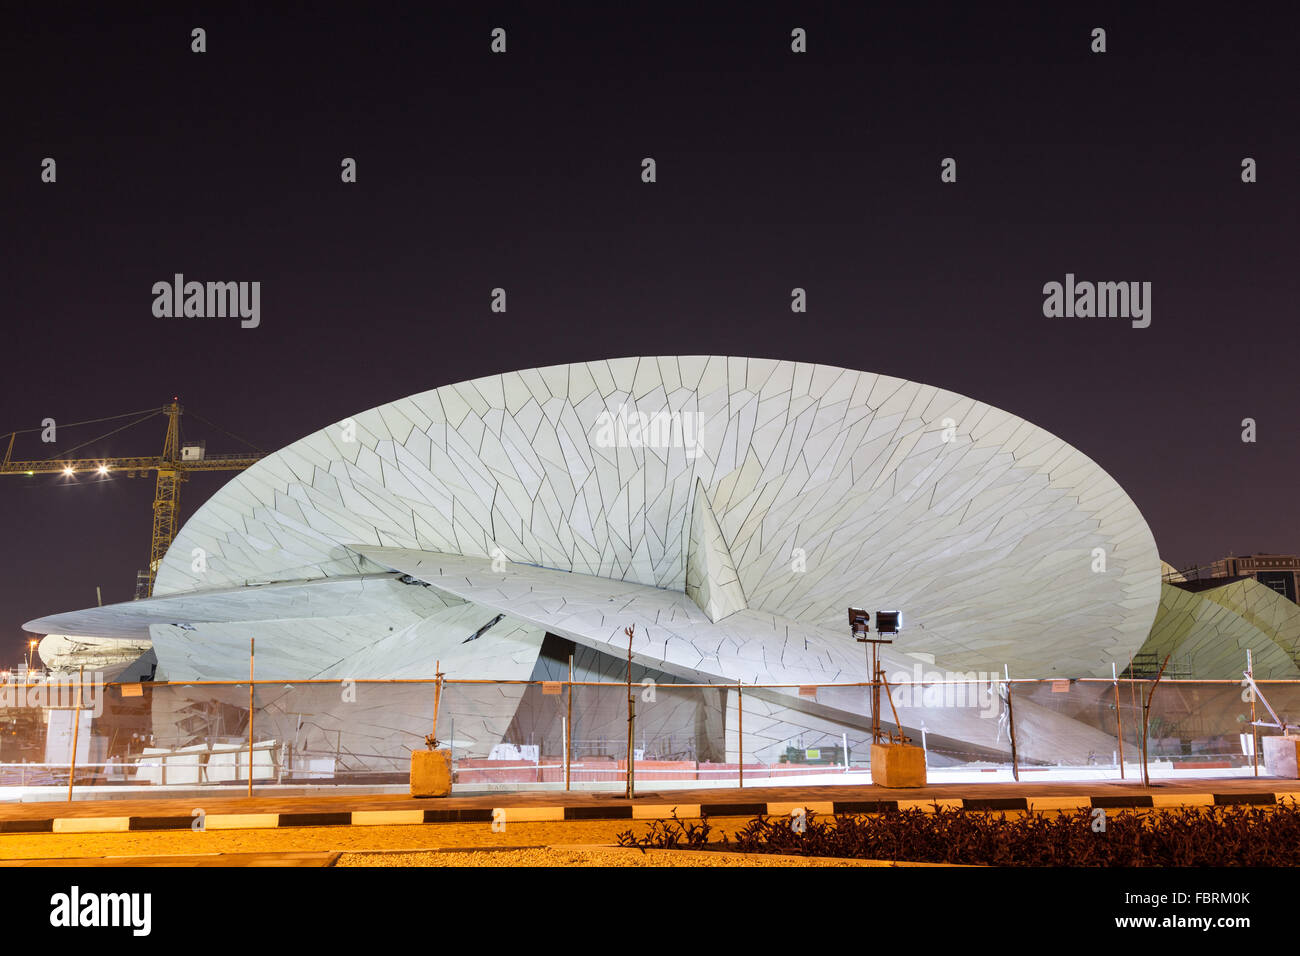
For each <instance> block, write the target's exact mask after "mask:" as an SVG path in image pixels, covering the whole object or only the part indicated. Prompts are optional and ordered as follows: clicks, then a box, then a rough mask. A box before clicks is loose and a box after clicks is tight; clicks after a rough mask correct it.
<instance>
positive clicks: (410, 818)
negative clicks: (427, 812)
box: [352, 810, 424, 827]
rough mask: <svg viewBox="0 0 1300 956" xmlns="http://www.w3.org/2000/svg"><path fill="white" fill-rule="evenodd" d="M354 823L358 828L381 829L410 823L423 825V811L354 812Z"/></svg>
mask: <svg viewBox="0 0 1300 956" xmlns="http://www.w3.org/2000/svg"><path fill="white" fill-rule="evenodd" d="M352 822H353V824H355V825H357V826H363V827H379V826H393V825H398V826H400V825H402V824H410V823H423V822H424V811H423V810H353V811H352Z"/></svg>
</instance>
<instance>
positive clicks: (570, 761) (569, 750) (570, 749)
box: [564, 654, 573, 790]
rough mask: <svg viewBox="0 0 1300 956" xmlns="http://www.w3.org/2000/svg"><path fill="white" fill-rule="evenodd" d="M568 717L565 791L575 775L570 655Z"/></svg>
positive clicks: (565, 736) (565, 733)
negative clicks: (573, 774)
mask: <svg viewBox="0 0 1300 956" xmlns="http://www.w3.org/2000/svg"><path fill="white" fill-rule="evenodd" d="M568 697H569V699H568V716H567V718H566V719H565V723H564V789H565V790H568V789H569V782H570V779H571V777H572V773H573V756H572V755H573V655H572V654H570V655H569V694H568Z"/></svg>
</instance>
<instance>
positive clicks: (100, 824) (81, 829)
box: [54, 817, 131, 833]
mask: <svg viewBox="0 0 1300 956" xmlns="http://www.w3.org/2000/svg"><path fill="white" fill-rule="evenodd" d="M130 829H131V818H130V817H58V818H57V819H55V821H54V832H55V833H120V832H122V831H124V830H130Z"/></svg>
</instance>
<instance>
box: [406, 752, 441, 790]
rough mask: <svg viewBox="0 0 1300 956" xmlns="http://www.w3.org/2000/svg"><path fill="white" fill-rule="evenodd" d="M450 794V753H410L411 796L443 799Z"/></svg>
mask: <svg viewBox="0 0 1300 956" xmlns="http://www.w3.org/2000/svg"><path fill="white" fill-rule="evenodd" d="M450 793H451V751H450V750H412V751H411V796H413V797H445V796H448V795H449V794H450Z"/></svg>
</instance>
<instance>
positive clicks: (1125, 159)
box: [0, 3, 1300, 665]
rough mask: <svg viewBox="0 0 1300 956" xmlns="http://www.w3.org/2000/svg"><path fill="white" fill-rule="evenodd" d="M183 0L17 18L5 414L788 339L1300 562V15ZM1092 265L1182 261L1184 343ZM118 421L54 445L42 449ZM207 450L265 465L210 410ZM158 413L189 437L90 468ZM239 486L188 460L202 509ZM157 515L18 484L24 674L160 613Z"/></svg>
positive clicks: (7, 158)
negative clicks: (500, 309) (244, 317)
mask: <svg viewBox="0 0 1300 956" xmlns="http://www.w3.org/2000/svg"><path fill="white" fill-rule="evenodd" d="M170 6H172V7H177V6H183V7H185V9H183V10H180V11H177V10H174V9H173V10H165V12H158V11H148V10H144V9H140V10H136V11H131V10H128V9H127V7H126V5H118V4H104V5H98V7H97V8H96V9H95V10H94V11H93V12H92V11H91V10H90V7H89V5H86V4H73V5H66V6H64V5H58V4H41V5H35V4H25V5H22V6H21V7H20V6H16V5H15V6H11V7H10V8H8V9H7V10H6V13H5V26H4V31H3V35H2V36H0V62H2V63H3V64H4V65H3V67H0V70H3V73H4V75H5V77H6V81H7V82H6V83H5V94H4V96H3V98H2V99H3V102H2V103H0V112H2V113H3V115H4V124H3V129H4V136H3V139H4V146H3V149H0V162H2V163H3V167H2V168H0V212H2V215H0V229H2V230H3V242H4V244H3V250H2V251H3V255H4V267H3V270H2V272H0V283H2V286H0V291H2V292H3V296H4V300H3V304H4V308H5V310H6V313H7V315H6V319H7V321H6V323H5V335H4V338H3V345H0V349H2V350H3V354H4V358H5V361H4V366H3V371H4V375H3V386H2V390H0V397H2V401H0V431H3V432H7V431H9V430H11V429H24V428H32V427H36V426H38V425H39V423H40V421H41V419H43V418H45V417H52V418H54V419H56V420H57V421H58V422H60V423H68V422H74V421H80V420H83V419H91V418H98V417H101V416H107V415H114V414H119V413H122V412H128V411H133V410H136V409H147V408H150V407H155V406H161V405H163V404H164V403H166V402H167V401H169V400H170V399H171V398H172V396H173V395H179V396H180V398H181V401H182V402H183V403H184V405H185V406H186V407H187V408H188V409H190V410H192V411H193V412H196V413H198V414H199V415H202V416H203V417H205V418H207V419H209V420H210V421H212V422H215V423H216V424H217V425H220V426H221V427H222V428H224V429H227V430H229V431H230V432H232V433H235V434H237V435H240V436H243V437H245V438H247V439H248V440H250V441H252V442H254V443H256V444H257V445H260V446H261V447H262V448H264V449H265V450H268V451H270V450H274V449H277V448H280V447H282V446H284V445H286V444H288V443H290V442H292V441H293V440H295V439H297V438H299V437H301V436H303V435H305V434H307V433H308V432H310V431H313V430H315V429H317V428H320V427H322V426H323V425H326V424H328V423H331V422H335V421H338V420H339V419H341V418H344V417H346V416H348V415H350V414H353V413H355V412H358V411H360V410H363V409H366V408H370V407H373V406H375V405H378V404H381V403H384V402H388V401H392V400H393V399H396V398H400V397H402V396H405V395H409V394H412V393H415V392H420V391H424V390H426V389H429V388H434V387H437V386H439V385H445V384H448V383H452V382H457V381H462V380H465V379H469V378H474V377H477V376H481V375H487V374H491V373H495V372H501V371H506V370H511V369H518V368H528V367H534V366H541V365H549V364H555V363H566V362H574V361H581V360H588V359H598V358H610V357H616V356H624V355H659V354H699V353H716V354H732V355H751V356H763V357H770V358H781V359H792V360H802V361H809V362H824V363H828V364H833V365H841V366H846V367H849V368H856V369H865V370H869V371H876V372H882V373H887V374H890V375H896V376H900V377H903V378H908V379H914V380H918V381H921V382H925V383H929V384H933V385H937V386H942V387H945V388H948V389H952V390H954V391H956V392H960V393H963V394H966V395H969V396H972V397H974V398H976V399H979V400H981V401H984V402H988V403H989V404H992V405H994V406H996V407H999V408H1003V409H1006V410H1007V411H1010V412H1014V413H1015V414H1017V415H1020V416H1023V417H1025V418H1027V419H1029V420H1031V421H1033V422H1035V423H1036V424H1039V425H1041V426H1043V427H1045V428H1047V429H1048V430H1049V431H1051V432H1053V433H1054V434H1056V435H1058V436H1060V437H1061V438H1063V439H1064V440H1065V441H1067V442H1069V443H1070V444H1072V445H1074V446H1075V447H1077V448H1079V449H1080V450H1082V451H1083V452H1084V453H1086V454H1087V455H1089V456H1090V457H1091V458H1093V459H1094V460H1095V461H1097V462H1098V463H1099V464H1100V465H1101V466H1102V467H1103V468H1104V469H1105V470H1106V471H1108V472H1109V473H1110V474H1111V475H1112V476H1114V477H1115V478H1116V479H1117V480H1118V481H1119V483H1120V484H1121V485H1122V486H1123V487H1124V489H1125V490H1126V491H1127V492H1128V493H1129V495H1130V496H1132V498H1133V500H1134V501H1135V502H1136V503H1137V505H1138V507H1139V508H1140V509H1141V511H1142V513H1143V514H1144V515H1145V516H1146V518H1147V521H1148V522H1149V523H1150V526H1151V528H1152V531H1153V532H1154V534H1155V537H1156V541H1157V543H1158V544H1159V546H1160V550H1161V553H1162V556H1163V557H1164V558H1165V559H1166V560H1169V561H1171V562H1173V563H1174V564H1176V565H1179V566H1187V565H1190V564H1195V563H1206V562H1208V561H1211V560H1213V559H1215V558H1218V557H1221V556H1223V555H1225V554H1227V553H1229V552H1236V553H1238V554H1242V553H1250V552H1259V551H1278V552H1283V553H1294V552H1295V551H1297V550H1300V517H1298V516H1300V508H1298V507H1297V494H1296V475H1297V472H1298V471H1300V441H1297V439H1298V438H1300V435H1298V432H1300V415H1297V409H1298V408H1300V401H1298V400H1297V399H1298V398H1300V385H1298V384H1297V377H1296V374H1295V368H1296V360H1297V357H1298V354H1300V353H1298V351H1297V344H1300V334H1298V333H1297V331H1296V303H1297V301H1298V299H1300V278H1297V275H1298V271H1297V268H1296V266H1297V256H1296V253H1297V245H1298V244H1297V240H1296V228H1297V222H1298V221H1300V202H1298V201H1297V200H1298V198H1300V186H1298V185H1297V177H1298V175H1300V170H1298V169H1297V158H1298V157H1300V142H1298V141H1300V134H1298V133H1297V116H1298V115H1300V111H1298V110H1297V92H1298V91H1300V84H1298V83H1297V71H1296V57H1295V43H1296V29H1295V28H1296V23H1295V22H1293V21H1287V20H1285V19H1284V16H1283V14H1281V13H1279V11H1281V10H1284V9H1285V7H1283V6H1281V5H1279V6H1278V7H1272V8H1270V7H1252V6H1249V5H1240V4H1234V5H1230V6H1227V5H1216V6H1215V7H1214V8H1213V9H1212V10H1211V11H1207V12H1204V13H1198V12H1194V11H1190V10H1188V9H1187V8H1186V7H1185V6H1184V5H1179V4H1170V5H1168V6H1167V7H1165V8H1164V9H1154V8H1153V9H1151V10H1148V11H1145V12H1136V13H1135V12H1134V11H1131V10H1126V9H1125V8H1126V7H1128V6H1130V5H1128V4H1115V5H1106V4H1096V3H1090V4H1087V5H1086V6H1082V7H1077V8H1073V9H1068V8H1067V9H1060V10H1053V11H1047V10H1041V9H1034V8H1033V7H1027V8H1026V9H1025V10H1020V11H1010V10H1007V9H1005V8H1004V6H1003V5H1001V4H998V5H983V4H980V5H976V4H961V5H954V7H953V9H947V8H945V7H944V6H931V7H923V6H921V5H919V4H906V5H901V6H904V7H906V9H886V10H879V9H866V7H867V6H868V5H865V4H854V5H852V6H853V7H862V8H864V9H861V10H855V11H848V10H840V9H837V6H836V5H830V4H827V5H825V6H821V5H818V6H811V5H806V4H797V5H796V4H791V5H781V4H768V5H765V6H764V7H763V8H762V9H761V10H760V9H757V7H756V6H741V5H737V6H734V7H726V8H724V7H713V8H710V10H699V9H696V8H695V7H694V6H693V5H682V6H681V7H676V8H674V7H672V6H669V5H666V4H662V3H653V4H640V5H623V4H603V5H599V6H592V7H591V8H590V9H587V8H583V7H581V6H575V5H559V4H549V3H548V4H530V5H527V7H524V6H522V5H521V6H512V5H506V4H491V5H475V4H466V5H459V4H458V5H452V4H432V5H428V6H429V7H431V8H432V9H430V10H428V11H422V12H415V11H413V10H410V9H406V5H393V6H386V5H376V4H356V5H355V6H353V7H351V8H343V9H339V10H336V11H331V10H330V9H329V8H328V7H327V6H324V5H319V4H312V5H307V4H303V5H301V6H299V7H297V8H288V9H283V8H282V12H278V13H271V12H267V11H266V10H263V9H261V5H250V6H248V7H247V8H246V9H244V10H241V9H240V8H239V7H237V6H235V5H233V4H213V5H205V4H186V5H170ZM410 6H415V5H410ZM844 6H845V7H847V6H849V5H847V4H846V5H844ZM1053 6H1056V5H1053ZM119 7H120V8H119ZM990 7H992V8H991V9H990ZM498 26H499V27H503V28H504V29H505V30H506V31H507V52H506V53H505V54H504V55H494V54H492V53H491V52H490V50H489V45H490V39H491V38H490V32H491V30H492V29H493V28H494V27H498ZM194 27H203V28H204V29H205V30H206V31H207V52H206V53H203V54H196V53H193V52H191V50H190V44H191V37H190V31H191V29H192V28H194ZM795 27H803V28H804V29H806V30H807V32H808V52H807V53H806V54H804V55H796V54H794V53H792V52H791V50H790V42H791V40H790V31H791V30H792V29H793V28H795ZM1094 27H1104V28H1105V29H1106V31H1107V52H1106V53H1104V54H1094V53H1091V52H1090V49H1089V47H1090V44H1091V31H1092V29H1093V28H1094ZM47 156H48V157H53V158H54V159H55V160H56V162H57V182H56V183H53V184H49V183H42V182H41V161H42V159H43V158H45V157H47ZM647 156H648V157H653V158H654V159H655V160H656V162H657V165H658V169H657V175H658V181H657V182H655V183H653V184H646V183H643V182H642V181H641V160H642V159H643V158H644V157H647ZM1247 156H1249V157H1253V158H1254V159H1255V160H1256V161H1257V163H1258V182H1256V183H1252V184H1244V183H1243V182H1242V181H1241V161H1242V159H1243V157H1247ZM344 157H353V158H355V159H356V161H357V174H358V175H357V179H358V181H357V182H356V183H355V184H344V183H342V182H341V181H340V163H341V161H342V159H343V158H344ZM944 157H953V158H955V159H956V160H957V164H958V166H957V173H958V176H957V182H956V183H952V184H945V183H941V182H940V161H941V160H942V159H943V158H944ZM177 272H180V273H184V274H185V276H186V277H187V278H191V279H197V280H200V281H207V280H214V281H215V280H220V281H227V280H229V281H240V280H242V281H252V280H257V281H260V282H261V283H262V301H261V326H260V327H259V328H256V329H247V330H246V329H241V328H240V326H239V321H238V319H221V318H205V319H194V318H191V319H177V318H156V317H155V316H154V315H153V313H152V303H153V296H152V293H151V287H152V285H153V283H155V282H157V281H160V280H170V279H171V277H172V276H173V274H174V273H177ZM1067 272H1073V273H1075V274H1076V276H1077V277H1078V278H1079V279H1081V280H1083V279H1087V280H1093V281H1149V282H1151V283H1152V285H1153V290H1152V323H1151V326H1150V327H1149V328H1146V329H1134V328H1132V327H1131V326H1130V323H1129V322H1128V321H1127V320H1124V319H1118V318H1108V319H1099V318H1091V319H1089V318H1053V319H1049V318H1045V317H1044V315H1043V309H1042V306H1043V293H1042V287H1043V285H1044V283H1047V282H1050V281H1058V282H1060V281H1063V280H1064V278H1065V274H1066V273H1067ZM796 286H799V287H803V288H805V289H806V290H807V294H808V312H807V314H806V315H796V314H793V313H792V312H791V310H790V292H791V289H792V288H794V287H796ZM494 287H503V288H505V289H506V291H507V295H508V312H507V313H505V314H504V315H502V314H494V313H492V312H491V311H490V309H489V304H490V293H491V290H492V289H493V288H494ZM1246 417H1251V418H1254V419H1255V420H1256V422H1257V429H1258V440H1257V442H1256V443H1254V444H1247V443H1243V441H1242V440H1241V432H1242V425H1241V422H1242V419H1243V418H1246ZM110 427H113V426H112V425H111V424H106V425H103V426H88V427H86V428H81V429H67V430H66V431H65V432H63V433H61V434H60V436H59V437H60V441H59V443H58V444H57V445H55V446H49V445H42V444H41V443H40V442H39V440H38V436H35V435H26V436H20V437H19V439H18V444H17V445H16V447H15V457H51V456H53V455H54V454H55V453H56V451H57V450H60V449H63V448H66V447H68V446H70V445H72V444H75V443H77V442H79V441H83V440H85V439H87V438H91V437H93V436H94V435H96V434H99V433H100V432H101V431H106V430H107V429H108V428H110ZM185 436H186V437H187V438H202V439H206V441H207V447H208V450H209V451H210V452H237V451H241V450H243V448H244V446H242V445H241V444H239V443H238V442H237V441H236V440H235V439H234V438H231V437H228V436H227V435H226V434H224V433H222V432H221V431H218V430H217V429H215V428H211V427H208V426H207V425H204V424H203V423H201V422H199V421H197V420H196V419H193V418H192V417H191V418H187V420H186V425H185ZM162 437H163V421H162V419H160V418H159V419H154V420H153V421H152V422H151V423H149V424H148V425H145V426H139V427H137V428H135V429H132V430H130V431H128V432H124V433H122V434H119V435H116V436H113V437H112V438H111V439H109V440H107V441H105V442H103V443H100V444H99V445H95V446H91V447H90V448H88V449H85V450H84V452H83V453H86V454H89V453H92V452H96V453H101V454H115V455H128V454H138V455H153V454H157V453H158V452H159V451H160V449H161V445H162ZM228 477H229V476H222V475H216V476H199V477H196V478H194V479H192V480H191V481H190V482H188V483H187V484H186V486H185V488H184V491H183V494H182V499H181V508H182V519H184V518H186V517H188V516H189V515H192V514H193V512H194V509H195V508H196V507H197V506H198V505H199V504H201V503H202V501H203V500H205V499H206V498H207V497H208V496H209V495H211V494H212V493H213V492H214V491H215V490H216V489H217V488H218V487H220V485H221V484H222V483H223V482H224V481H225V480H227V478H228ZM152 497H153V478H152V476H149V477H147V478H136V479H129V478H127V477H125V476H115V477H111V478H109V479H103V480H101V479H94V478H87V477H83V478H79V479H76V480H74V481H71V482H69V481H67V480H65V479H63V478H61V477H45V478H28V477H25V476H23V477H2V476H0V527H3V545H4V548H3V555H2V556H0V568H2V569H3V574H2V575H0V652H3V653H2V654H0V664H4V665H8V664H11V663H14V662H16V661H17V660H18V658H19V655H20V654H21V651H22V642H23V639H24V635H23V633H22V631H21V625H22V623H23V622H24V621H26V620H29V619H31V618H34V617H38V616H40V615H44V614H48V613H53V612H57V611H65V610H72V609H76V608H81V607H86V606H90V605H93V604H94V603H95V586H96V585H100V586H102V588H103V596H104V601H105V603H109V602H112V601H122V600H128V599H129V598H130V597H131V596H132V593H133V588H134V581H135V573H136V571H137V569H139V568H142V567H143V566H144V565H145V563H146V562H147V558H148V553H149V536H150V522H151V512H150V504H151V501H152Z"/></svg>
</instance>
